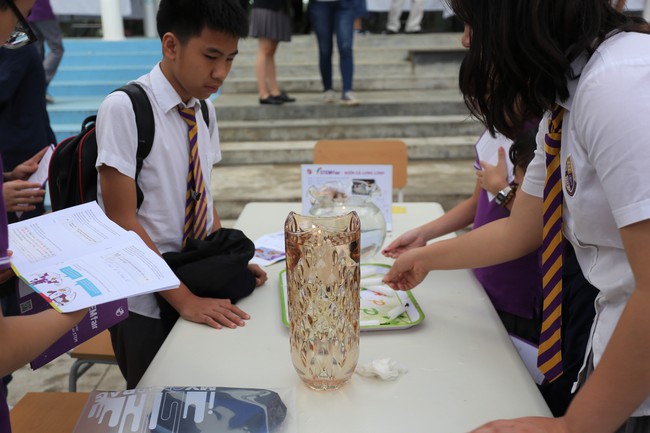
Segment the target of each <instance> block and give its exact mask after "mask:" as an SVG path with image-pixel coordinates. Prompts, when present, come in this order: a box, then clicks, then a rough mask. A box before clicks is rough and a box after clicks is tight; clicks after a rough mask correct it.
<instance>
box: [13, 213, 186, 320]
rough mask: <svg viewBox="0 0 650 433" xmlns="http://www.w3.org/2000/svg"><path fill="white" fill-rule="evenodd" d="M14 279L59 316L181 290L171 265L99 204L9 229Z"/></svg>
mask: <svg viewBox="0 0 650 433" xmlns="http://www.w3.org/2000/svg"><path fill="white" fill-rule="evenodd" d="M9 249H10V250H12V251H13V255H12V256H11V265H12V268H13V269H14V272H15V273H16V275H18V276H19V277H20V278H21V279H22V280H23V281H25V282H26V283H27V284H28V285H29V286H30V287H31V288H32V289H33V290H34V291H36V292H38V293H39V294H40V295H41V296H42V297H43V298H45V300H46V301H47V302H49V303H50V305H52V307H53V308H54V309H55V310H57V311H59V312H71V311H77V310H81V309H83V308H87V307H91V306H93V305H99V304H103V303H106V302H110V301H115V300H117V299H123V298H128V297H131V296H135V295H142V294H145V293H151V292H155V291H159V290H167V289H172V288H176V287H178V285H179V284H180V282H179V280H178V278H176V276H175V275H174V273H173V272H172V270H171V269H170V268H169V266H167V263H165V261H164V260H163V259H162V258H161V257H160V256H159V255H158V254H156V253H155V252H154V251H152V250H151V249H150V248H149V247H148V246H147V245H146V244H145V243H144V241H143V240H142V239H140V237H139V236H138V235H137V234H135V233H134V232H130V231H126V230H124V229H123V228H121V227H120V226H118V225H117V224H115V223H114V222H113V221H111V220H110V219H108V217H107V216H106V215H105V214H104V212H103V211H102V210H101V208H100V207H99V205H98V204H97V203H96V202H92V203H86V204H83V205H79V206H74V207H71V208H68V209H63V210H60V211H57V212H53V213H49V214H45V215H42V216H40V217H36V218H32V219H29V220H26V221H21V222H17V223H14V224H10V225H9Z"/></svg>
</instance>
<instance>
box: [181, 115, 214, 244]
mask: <svg viewBox="0 0 650 433" xmlns="http://www.w3.org/2000/svg"><path fill="white" fill-rule="evenodd" d="M178 113H179V114H180V116H181V119H183V120H184V121H185V123H187V132H188V136H189V141H190V146H189V151H190V164H189V170H188V173H187V194H186V195H185V226H184V227H183V248H185V244H186V243H187V240H188V239H190V238H192V239H205V237H206V236H207V235H208V203H207V201H206V200H207V197H206V191H205V183H204V182H203V171H202V170H201V159H200V157H199V146H198V144H197V136H198V127H197V125H196V114H195V112H194V109H193V108H183V107H181V106H180V105H179V106H178Z"/></svg>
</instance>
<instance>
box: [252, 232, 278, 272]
mask: <svg viewBox="0 0 650 433" xmlns="http://www.w3.org/2000/svg"><path fill="white" fill-rule="evenodd" d="M285 257H286V255H285V252H284V232H275V233H269V234H266V235H264V236H261V237H259V238H258V239H257V240H255V256H254V257H253V258H252V259H251V261H250V263H256V264H258V265H260V266H270V265H272V264H273V263H276V262H279V261H280V260H284V259H285Z"/></svg>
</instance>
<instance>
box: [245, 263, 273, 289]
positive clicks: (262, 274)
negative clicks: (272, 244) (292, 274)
mask: <svg viewBox="0 0 650 433" xmlns="http://www.w3.org/2000/svg"><path fill="white" fill-rule="evenodd" d="M248 270H249V271H251V272H252V273H253V275H255V287H259V286H261V285H262V284H264V283H266V280H268V278H269V277H268V276H267V275H266V271H265V270H264V269H262V267H261V266H260V265H256V264H249V265H248Z"/></svg>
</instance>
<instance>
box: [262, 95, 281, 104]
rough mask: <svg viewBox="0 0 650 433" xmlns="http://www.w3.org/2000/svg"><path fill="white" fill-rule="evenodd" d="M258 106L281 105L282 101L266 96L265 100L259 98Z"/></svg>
mask: <svg viewBox="0 0 650 433" xmlns="http://www.w3.org/2000/svg"><path fill="white" fill-rule="evenodd" d="M260 104H262V105H282V104H284V101H283V100H282V99H280V98H278V97H277V96H271V95H269V96H267V97H266V98H264V99H262V98H260Z"/></svg>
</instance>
